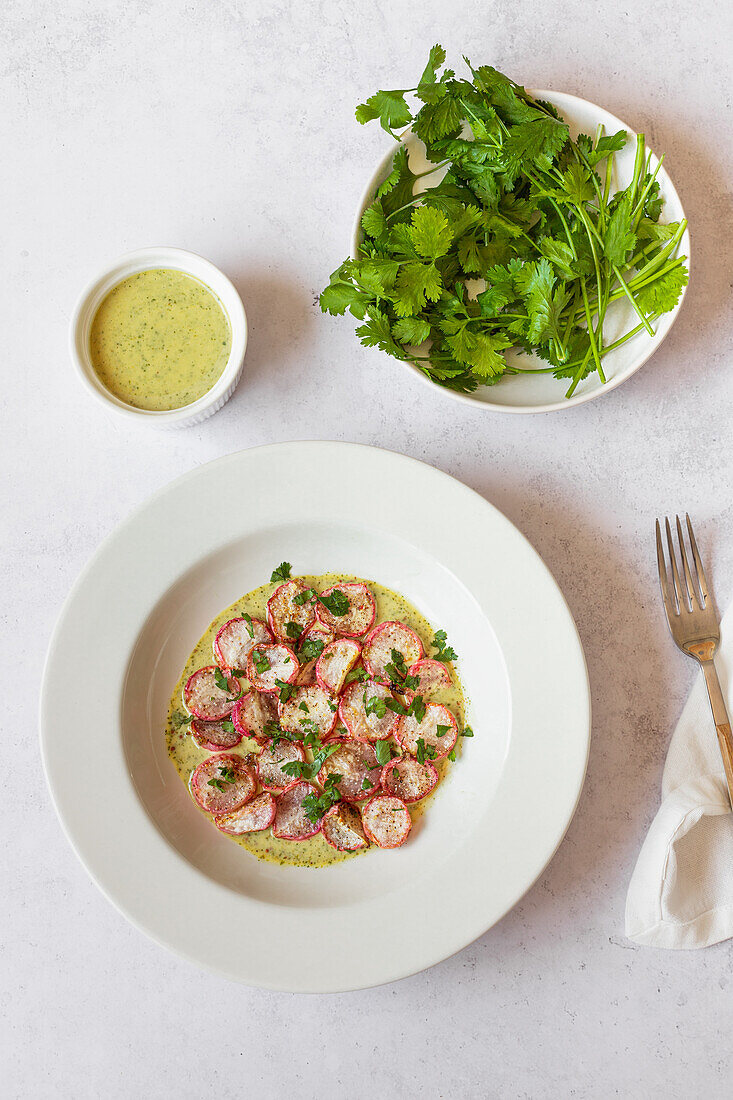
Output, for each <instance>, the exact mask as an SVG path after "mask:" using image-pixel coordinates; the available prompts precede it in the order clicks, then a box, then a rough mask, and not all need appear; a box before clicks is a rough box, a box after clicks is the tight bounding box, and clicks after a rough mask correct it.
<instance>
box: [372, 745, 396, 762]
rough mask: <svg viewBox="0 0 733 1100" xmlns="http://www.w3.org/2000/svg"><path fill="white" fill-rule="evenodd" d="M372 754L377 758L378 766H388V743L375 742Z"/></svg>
mask: <svg viewBox="0 0 733 1100" xmlns="http://www.w3.org/2000/svg"><path fill="white" fill-rule="evenodd" d="M374 753H375V756H376V758H377V763H378V764H381V765H384V764H389V762H390V760H391V759H392V750H391V749H390V747H389V741H386V740H383V741H375V742H374Z"/></svg>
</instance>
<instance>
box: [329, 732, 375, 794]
mask: <svg viewBox="0 0 733 1100" xmlns="http://www.w3.org/2000/svg"><path fill="white" fill-rule="evenodd" d="M329 775H339V776H341V778H340V779H337V780H336V787H337V788H338V791H339V794H340V795H341V797H342V798H345V799H346V800H347V801H348V802H363V801H364V799H365V798H371V797H372V795H373V794H375V792H376V790H377V787H378V786H379V767H378V766H377V758H376V756H375V754H374V749H373V748H372V746H371V745H368V744H366V743H365V742H362V741H342V742H341V743H340V744H339V746H338V748H337V749H336V751H335V752H333V753H331V755H330V756H329V757H328V759H327V760H326V763H325V764H324V765H323V767H322V768H321V770H320V771H319V773H318V782H319V783H320V784H321V786H322V787H323V786H325V784H326V780H327V779H328V777H329Z"/></svg>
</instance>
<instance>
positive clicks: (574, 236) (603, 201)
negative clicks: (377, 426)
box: [320, 46, 687, 397]
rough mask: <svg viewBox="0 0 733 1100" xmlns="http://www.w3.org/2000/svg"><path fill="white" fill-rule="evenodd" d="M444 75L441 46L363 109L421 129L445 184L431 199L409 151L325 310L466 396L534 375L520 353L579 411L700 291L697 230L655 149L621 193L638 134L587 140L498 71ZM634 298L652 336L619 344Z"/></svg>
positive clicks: (641, 324)
mask: <svg viewBox="0 0 733 1100" xmlns="http://www.w3.org/2000/svg"><path fill="white" fill-rule="evenodd" d="M444 62H445V51H444V50H443V48H442V47H441V46H434V47H433V49H432V50H431V51H430V58H429V61H428V64H427V67H426V69H425V71H424V73H423V74H422V77H421V78H420V82H419V84H418V85H417V87H416V88H412V89H403V90H398V91H386V92H385V91H381V92H377V93H376V95H373V96H371V97H370V98H369V99H368V100H367V101H366V103H362V104H361V105H360V106H359V107H357V109H356V117H357V120H358V121H359V122H360V123H365V122H368V121H370V120H372V119H377V118H378V119H379V120H380V122H381V125H382V126H383V128H384V129H385V130H386V131H387V132H388V133H389V134H391V136H392V137H394V138H395V140H397V141H400V138H399V137H398V135H397V134H396V133H395V131H396V130H401V129H402V128H404V127H406V126H408V125H409V126H411V127H412V131H413V133H414V134H416V135H417V137H418V138H420V139H421V140H422V141H423V142H424V143H425V146H426V150H427V156H428V158H429V161H430V162H431V163H433V164H434V165H435V166H436V168H437V167H440V168H442V169H444V171H445V174H444V175H443V178H442V179H441V180H440V182H438V183H436V184H435V185H434V186H428V188H427V189H426V190H423V191H422V192H421V193H419V194H416V193H415V185H416V183H417V182H418V180H419V178H420V176H418V175H416V174H415V173H414V172H413V171H412V169H411V167H410V164H409V158H408V154H407V150H406V147H405V145H403V144H402V143H401V142H400V145H399V147H398V149H397V151H396V153H395V155H394V158H393V161H392V171H391V172H390V174H389V175H388V177H387V178H386V179H385V180H384V182H383V183H382V184H381V186H380V187H379V188H378V189H377V192H376V195H375V196H374V200H373V202H372V203H371V205H369V206H368V207H367V209H366V210H365V212H364V215H363V217H362V222H361V225H362V230H363V236H362V241H361V245H360V247H359V253H358V257H357V258H356V259H348V260H345V261H344V263H343V264H341V266H340V267H339V268H338V269H337V270H336V271H335V272H334V273H333V275H332V276H331V281H330V284H329V286H328V287H326V289H325V290H324V291H323V293H322V294H321V298H320V303H321V309H322V310H324V311H327V312H328V313H331V314H343V313H345V311H346V310H347V309H348V310H350V312H351V313H352V314H353V315H354V316H355V317H357V318H358V319H359V320H360V321H361V322H362V324H361V325H360V326H359V327H358V328H357V330H356V331H357V334H358V336H359V338H360V339H361V342H362V344H364V345H365V346H366V347H378V348H380V349H381V350H382V351H386V352H387V353H388V354H390V355H393V356H395V357H396V358H398V359H402V360H406V361H408V362H410V363H414V364H415V365H416V366H418V367H419V368H420V369H421V370H423V371H424V372H425V374H427V376H428V377H429V378H431V379H432V380H433V381H434V382H437V383H438V384H440V385H443V386H448V387H449V388H450V389H453V390H458V391H459V392H464V393H465V392H470V391H472V390H474V389H475V388H476V387H477V386H478V385H479V384H483V385H491V384H493V383H495V382H497V381H499V379H501V378H502V376H504V375H506V374H519V373H527V371H525V370H523V369H520V368H519V367H517V366H516V365H514V366H509V365H508V363H507V360H506V357H505V353H506V351H507V349H508V348H518V349H522V350H524V351H526V352H532V353H534V354H535V355H536V356H539V357H540V358H541V359H543V360H545V361H546V362H547V363H549V364H550V366H549V367H546V368H537V369H538V370H539V371H540V372H545V373H552V374H554V375H555V377H557V378H567V379H570V380H571V383H570V387H569V389H568V391H567V395H566V396H568V397H570V396H571V395H572V393H573V392H574V390H575V388H576V386H577V385H578V383H579V382H580V381H581V380H582V379H583V378H585V377H586V376H587V375H588V374H590V373H591V372H593V371H597V372H598V375H599V377H600V379H601V381H603V382H605V377H604V374H603V357H604V355H606V354H607V353H608V352H609V351H612V350H613V349H614V348H617V347H619V346H620V345H621V344H623V343H625V342H626V341H627V340H629V339H631V338H632V337H633V336H635V335H636V334H637V333H638V332H641V331H642V330H644V329H646V331H647V332H649V333H650V334H651V333H653V331H654V330H653V322H654V321H655V320H656V319H657V318H658V317H659V316H660V315H661V314H663V313H666V312H668V311H669V310H671V309H673V308H674V306H675V305H676V303H677V301H678V300H679V297H680V294H681V291H682V288H683V287H684V286H685V284H686V283H687V268H686V267H685V257H681V256H678V255H677V250H678V246H679V243H680V240H681V238H682V235H683V233H684V231H685V227H686V223H685V222H681V223H673V224H670V225H663V224H660V221H659V218H660V214H661V212H662V206H663V200H662V198H661V196H660V192H659V184H658V182H657V178H656V177H657V173H658V171H659V167H660V164H661V161H660V162H659V163H658V164H657V166H656V168H655V169H654V170H653V171H652V170H651V163H650V162H651V154H650V153H648V152H647V150H646V147H645V142H644V137H643V135H639V137H638V139H637V148H636V159H635V165H634V173H633V178H632V180H631V182H630V183H629V185H628V187H626V188H625V189H624V190H623V191H617V192H616V193H615V194H613V195H611V178H612V172H613V158H614V153H615V152H617V151H618V150H619V149H622V148H623V147H624V145H625V143H626V134H625V132H624V131H620V132H619V133H617V134H613V135H604V134H603V132H602V128H599V130H598V132H597V133H596V134H595V135H594V137H593V138H591V137H587V136H585V135H583V134H581V135H580V136H579V137H578V139H577V141H573V140H572V139H571V137H570V134H569V130H568V127H567V125H566V123H565V122H563V120H562V118H561V117H560V116H559V114H558V112H557V111H556V109H555V108H554V107H553V106H552V104H550V103H544V102H541V101H539V100H535V99H533V98H532V96H531V95H529V94H528V93H527V92H526V91H525V90H524V88H521V87H520V86H519V85H517V84H514V83H513V82H512V81H511V80H509V79H508V78H507V77H505V76H503V75H502V74H501V73H499V72H497V71H496V69H493V68H491V67H490V66H488V65H483V66H481V68H479V69H474V68H473V67H472V66H471V64H470V62H468V60H467V59H466V64H467V65H468V68H469V70H470V74H471V78H472V79H471V80H467V79H464V80H460V79H458V78H457V77H456V75H455V73H454V72H452V71H451V70H449V69H445V70H443V72H442V73H440V75H439V70H440V69H441V68H442V66H443V64H444ZM408 92H412V93H414V95H415V96H416V97H417V100H418V101H419V106H418V109H417V110H416V111H413V110H412V109H411V108H410V106H408V104H407V102H406V100H405V95H406V94H408ZM435 170H436V169H435V168H434V169H429V171H428V172H427V173H421V175H422V176H426V175H430V174H431V173H432V172H433V171H435ZM433 178H435V177H433ZM426 182H427V183H428V184H430V183H431V181H430V179H428V180H427V181H426ZM622 298H626V299H627V300H628V301H629V302H630V303H631V305H632V306H633V309H634V311H635V313H636V316H637V318H638V323H637V324H636V325H635V326H634V327H633V328H631V330H630V331H629V332H627V333H625V334H624V335H623V336H621V337H620V338H619V339H616V340H614V341H613V342H610V343H607V342H606V340H605V338H604V321H605V318H606V312H607V310H608V309H609V307H612V306H613V303H614V302H617V301H620V300H621V299H622ZM537 369H534V370H532V373H537Z"/></svg>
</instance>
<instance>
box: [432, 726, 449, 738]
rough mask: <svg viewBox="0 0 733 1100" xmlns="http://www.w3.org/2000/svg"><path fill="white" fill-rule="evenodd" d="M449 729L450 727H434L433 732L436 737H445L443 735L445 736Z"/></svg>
mask: <svg viewBox="0 0 733 1100" xmlns="http://www.w3.org/2000/svg"><path fill="white" fill-rule="evenodd" d="M449 729H450V726H436V727H435V732H436V734H437V735H438V737H445V735H446V733H447V732H448V730H449Z"/></svg>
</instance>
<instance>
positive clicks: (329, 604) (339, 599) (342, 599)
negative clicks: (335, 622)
mask: <svg viewBox="0 0 733 1100" xmlns="http://www.w3.org/2000/svg"><path fill="white" fill-rule="evenodd" d="M318 602H319V603H321V604H323V606H324V607H325V608H326V610H327V611H330V612H331V614H332V615H335V616H336V618H338V619H340V618H343V616H344V615H347V614H348V611H349V597H348V596H347V595H346V593H345V592H342V591H341V589H340V588H335V589H334V590H333V592H331V593H330V594H329V595H328V596H319V597H318Z"/></svg>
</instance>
